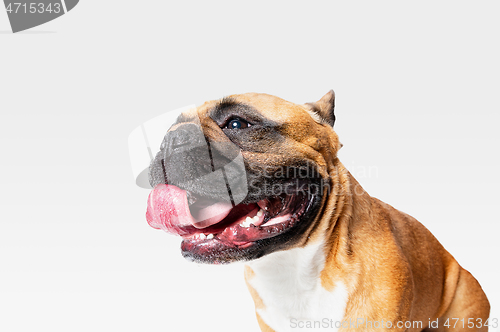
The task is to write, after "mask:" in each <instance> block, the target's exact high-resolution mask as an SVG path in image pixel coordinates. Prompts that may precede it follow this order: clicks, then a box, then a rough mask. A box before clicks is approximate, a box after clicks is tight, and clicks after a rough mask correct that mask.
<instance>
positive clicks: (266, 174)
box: [146, 91, 340, 264]
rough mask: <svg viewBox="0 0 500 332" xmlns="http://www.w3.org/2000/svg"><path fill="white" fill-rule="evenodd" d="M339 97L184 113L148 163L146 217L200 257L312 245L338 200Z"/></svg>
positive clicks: (237, 99)
mask: <svg viewBox="0 0 500 332" xmlns="http://www.w3.org/2000/svg"><path fill="white" fill-rule="evenodd" d="M334 99H335V96H334V93H333V91H330V92H329V93H328V94H326V95H325V96H324V97H323V98H321V99H320V100H319V101H318V102H315V103H308V104H304V105H298V104H294V103H291V102H288V101H285V100H283V99H280V98H278V97H274V96H270V95H266V94H257V93H247V94H241V95H233V96H229V97H226V98H223V99H221V100H216V101H209V102H206V103H204V104H203V105H201V106H200V107H198V108H196V109H193V110H191V111H189V112H186V113H183V114H181V115H180V116H179V118H178V119H177V121H176V123H175V124H174V125H173V126H172V127H171V128H170V129H169V131H168V132H167V133H166V135H165V138H164V140H163V142H162V145H161V149H160V151H159V152H158V154H157V155H156V157H155V158H154V160H153V161H152V163H151V165H150V171H149V180H150V184H151V185H152V187H153V188H154V189H153V191H152V192H151V194H150V196H149V202H148V211H147V213H146V216H147V220H148V223H149V224H150V225H151V226H153V227H155V228H159V229H163V230H166V231H167V232H170V233H173V234H176V235H180V236H182V237H183V241H182V244H181V249H182V253H183V255H184V256H185V257H186V258H188V259H192V260H194V261H197V262H205V263H216V264H219V263H229V262H233V261H239V260H252V259H256V258H259V257H262V256H264V255H267V254H269V253H272V252H274V251H278V250H286V249H289V248H292V247H300V246H304V245H306V243H307V242H308V241H310V240H311V239H312V238H314V237H317V236H318V234H319V233H320V232H321V230H324V225H322V223H326V222H328V221H327V219H329V216H328V215H327V214H325V207H326V205H327V204H326V202H327V201H328V200H330V198H329V197H333V198H334V197H335V194H332V195H330V193H332V191H334V186H335V185H336V184H335V181H334V179H332V176H331V174H332V170H333V169H334V167H335V166H334V163H335V160H336V158H337V157H336V156H337V151H338V150H339V148H340V143H339V141H338V137H337V135H336V134H335V132H334V131H333V124H334V122H335V115H334Z"/></svg>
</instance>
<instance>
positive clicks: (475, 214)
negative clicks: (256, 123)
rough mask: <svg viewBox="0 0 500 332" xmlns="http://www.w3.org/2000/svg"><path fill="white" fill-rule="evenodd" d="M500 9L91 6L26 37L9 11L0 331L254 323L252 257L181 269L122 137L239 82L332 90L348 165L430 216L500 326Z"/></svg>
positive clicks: (4, 26)
mask: <svg viewBox="0 0 500 332" xmlns="http://www.w3.org/2000/svg"><path fill="white" fill-rule="evenodd" d="M181 3H182V4H181ZM499 9H500V6H499V5H498V2H495V1H481V2H477V1H476V2H472V1H469V2H462V1H448V2H447V1H444V2H443V1H439V2H437V1H418V2H414V3H413V4H408V3H406V2H400V1H377V2H354V1H352V2H349V3H347V2H340V1H339V2H333V1H328V2H319V1H318V2H310V3H307V4H306V3H305V2H302V3H300V4H299V3H294V2H281V3H278V2H261V1H252V2H247V3H246V4H243V3H241V2H234V1H233V2H230V1H226V2H216V1H210V2H208V1H207V2H201V1H200V2H181V1H175V2H174V1H125V0H122V1H91V0H82V1H81V2H80V3H79V4H78V5H77V7H75V8H74V9H73V10H72V11H71V12H69V13H68V14H67V15H65V16H63V17H61V18H59V19H57V20H55V21H53V22H49V23H47V24H45V25H42V26H39V27H36V28H34V29H32V30H30V31H28V32H25V33H20V34H15V35H13V34H11V33H10V32H9V29H10V26H9V23H8V19H7V15H6V13H5V11H3V10H0V30H1V31H2V32H1V33H0V68H1V69H0V112H1V113H0V114H1V118H0V152H1V153H0V156H1V166H0V168H1V172H0V330H1V331H9V332H15V331H23V332H24V331H30V332H31V331H148V332H154V331H178V330H181V329H182V330H185V331H200V330H205V331H256V330H258V327H257V323H256V320H255V318H254V313H253V302H252V300H251V297H250V295H249V294H248V293H247V290H246V288H245V284H244V281H243V269H242V265H233V266H224V267H219V266H199V265H196V264H192V263H188V262H187V261H184V259H183V258H182V257H181V254H180V250H179V243H180V240H179V239H178V238H175V237H172V236H170V235H167V234H165V233H163V232H161V231H157V230H154V229H152V228H150V227H149V226H148V225H147V223H146V220H145V217H144V214H145V210H146V199H147V195H148V191H147V190H145V189H140V188H138V187H136V186H135V184H134V180H133V178H132V174H131V169H130V164H129V159H128V150H127V137H128V134H129V133H130V132H131V131H132V129H134V128H135V127H136V126H138V125H139V124H140V123H142V122H144V121H146V120H148V119H150V118H152V117H154V116H156V115H159V114H162V113H163V112H165V111H168V110H171V109H175V108H178V107H181V106H185V105H189V104H193V103H195V104H201V103H202V102H203V101H205V100H209V99H216V98H219V97H222V96H224V95H228V94H231V93H242V92H249V91H256V92H266V93H270V94H274V95H277V96H280V97H282V98H284V99H287V100H290V101H293V102H297V103H304V102H309V101H315V100H317V99H319V98H320V97H321V96H322V95H323V94H325V93H326V92H327V91H328V90H329V89H332V88H333V89H334V90H335V91H336V94H337V107H336V114H337V122H336V125H335V129H336V131H337V133H338V134H339V136H340V138H341V141H342V143H343V144H344V147H343V149H342V150H341V151H340V158H341V160H342V161H343V162H344V164H345V165H346V166H347V167H348V168H349V169H350V170H351V171H352V172H353V174H354V176H355V177H357V179H358V180H359V182H360V183H361V184H362V185H363V186H364V187H365V189H366V190H367V191H368V192H369V193H370V194H371V195H373V196H375V197H378V198H380V199H382V200H383V201H385V202H387V203H389V204H391V205H393V206H395V207H396V208H398V209H400V210H402V211H405V212H407V213H409V214H411V215H413V216H414V217H416V218H417V219H419V220H420V221H421V222H422V223H423V224H424V225H425V226H427V227H428V228H429V229H430V230H431V231H432V232H433V233H434V234H435V235H436V237H437V238H438V239H439V240H440V241H441V243H442V244H443V245H444V246H445V247H446V248H447V249H448V250H449V251H450V252H451V253H452V254H453V255H454V256H455V258H456V259H457V260H458V262H459V263H460V264H461V265H462V266H463V267H465V268H466V269H468V270H469V271H471V272H472V274H473V275H474V276H475V277H476V278H477V279H478V280H479V281H480V283H481V285H482V286H483V288H484V290H485V291H486V293H487V295H488V296H489V298H490V301H491V303H492V305H493V312H492V316H493V317H497V318H500V310H499V308H500V284H499V279H500V278H499V276H500V267H499V265H500V263H499V259H498V257H499V254H500V250H499V249H500V239H499V237H500V235H499V232H500V227H499V223H500V217H499V214H498V205H499V203H498V202H499V198H500V195H499V192H498V188H500V175H499V156H498V154H499V144H500V134H499V130H498V125H499V121H500V101H499V98H498V96H499V88H500V65H499V63H500V62H499V59H500V50H499V39H500V38H499V33H500V20H499V19H498V15H499ZM157 143H158V145H159V143H160V142H157ZM415 250H418V247H416V248H415Z"/></svg>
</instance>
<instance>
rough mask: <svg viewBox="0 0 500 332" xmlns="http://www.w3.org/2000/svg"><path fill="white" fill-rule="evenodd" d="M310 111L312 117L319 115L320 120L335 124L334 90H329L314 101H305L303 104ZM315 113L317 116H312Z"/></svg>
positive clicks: (331, 124) (315, 117)
mask: <svg viewBox="0 0 500 332" xmlns="http://www.w3.org/2000/svg"><path fill="white" fill-rule="evenodd" d="M305 106H306V107H307V108H308V109H309V110H310V111H312V112H313V114H311V115H312V116H313V118H314V119H317V116H319V117H320V119H321V122H326V123H328V124H329V125H330V126H332V127H333V125H334V124H335V113H334V109H335V92H333V90H330V91H329V92H328V93H327V94H326V95H324V96H323V97H322V98H321V99H320V100H318V101H317V102H315V103H307V104H306V105H305ZM314 115H317V116H314Z"/></svg>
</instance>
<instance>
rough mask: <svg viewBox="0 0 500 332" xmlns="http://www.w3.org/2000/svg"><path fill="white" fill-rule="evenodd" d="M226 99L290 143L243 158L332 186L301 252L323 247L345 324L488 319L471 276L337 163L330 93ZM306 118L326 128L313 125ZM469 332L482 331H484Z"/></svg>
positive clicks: (325, 278) (325, 274)
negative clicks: (340, 294)
mask: <svg viewBox="0 0 500 332" xmlns="http://www.w3.org/2000/svg"><path fill="white" fill-rule="evenodd" d="M231 98H234V99H235V100H237V101H238V102H241V103H244V104H247V105H250V106H252V107H253V108H255V109H257V110H258V111H259V112H261V113H263V114H265V115H266V117H268V118H269V119H272V120H274V121H276V122H278V123H282V126H280V129H279V130H280V132H281V134H282V135H285V136H286V137H287V138H288V139H287V141H286V142H284V143H283V144H280V145H271V144H270V145H269V146H266V152H267V153H249V152H246V151H243V155H244V158H246V159H252V158H255V159H258V160H259V161H260V162H265V163H267V164H275V165H283V164H284V165H286V162H287V160H290V159H291V158H302V159H308V160H313V161H314V162H315V163H316V164H317V165H319V171H320V173H321V174H322V176H323V177H325V178H326V177H329V178H330V179H331V183H332V186H333V188H332V192H331V194H330V195H329V196H328V197H325V198H324V200H323V202H322V204H323V210H322V212H321V215H319V216H318V217H317V218H316V220H314V221H312V222H311V225H310V227H309V229H308V231H307V232H306V233H304V234H302V237H301V241H300V242H299V244H298V246H305V245H307V243H308V242H309V241H312V240H317V239H322V240H324V241H326V252H325V254H326V263H325V267H324V269H323V271H322V272H321V284H322V286H323V287H324V288H325V289H327V290H330V291H331V290H333V289H334V288H335V285H336V283H338V282H342V283H343V284H344V285H346V287H347V289H348V294H349V297H348V302H347V307H346V311H345V315H344V319H346V320H349V319H353V320H356V319H357V318H359V317H362V318H366V319H369V320H373V321H381V320H382V319H383V320H384V321H388V320H390V321H393V322H396V321H422V322H423V327H424V331H463V330H468V329H467V326H466V328H465V329H464V328H459V329H453V328H450V329H448V328H446V327H444V326H443V325H442V324H443V323H444V321H445V319H446V318H459V319H462V318H465V321H466V322H467V319H468V318H473V319H474V321H476V319H478V318H481V319H482V321H483V322H485V321H486V320H487V318H488V317H489V310H490V306H489V302H488V300H487V298H486V295H485V294H484V292H483V290H482V289H481V286H480V285H479V283H478V282H477V281H476V280H475V279H474V277H472V275H471V274H470V273H469V272H468V271H466V270H465V269H463V268H462V267H461V266H460V265H459V264H458V263H457V261H456V260H455V259H454V258H453V257H452V256H451V255H450V254H449V253H448V252H447V251H446V250H445V249H444V248H443V246H442V245H441V244H440V243H439V242H438V241H437V240H436V238H435V237H434V236H433V235H432V234H431V233H430V232H429V231H428V230H427V229H426V228H425V227H424V226H423V225H422V224H420V223H419V222H418V221H417V220H415V219H414V218H412V217H411V216H409V215H407V214H405V213H403V212H401V211H398V210H396V209H394V208H393V207H391V206H390V205H388V204H386V203H383V202H381V201H379V200H378V199H376V198H373V197H371V196H370V195H368V193H366V192H365V191H364V190H363V188H362V187H361V186H360V185H359V184H358V182H357V181H356V180H355V179H354V178H353V176H352V175H351V174H350V173H349V172H348V171H347V170H346V168H345V167H344V166H343V165H342V163H341V162H340V161H339V160H338V158H337V152H338V150H339V149H340V146H341V145H340V143H339V140H338V137H337V134H336V133H335V132H334V131H333V128H332V127H331V126H330V125H329V123H331V118H330V119H328V118H327V117H328V115H329V114H331V115H333V102H334V101H333V95H332V93H330V95H327V96H325V97H324V98H323V99H321V100H320V101H319V102H317V103H313V104H307V105H297V104H293V103H290V102H287V101H284V100H282V99H280V98H277V97H274V96H269V95H264V94H255V93H249V94H244V95H235V96H231ZM214 103H216V102H215V101H214V102H208V103H206V104H204V105H203V106H202V107H200V108H199V109H198V110H199V114H207V112H206V111H207V110H209V109H210V108H212V107H213V105H214ZM310 111H314V112H316V113H317V114H319V115H321V116H322V118H324V119H325V121H324V122H323V121H321V122H317V121H315V120H314V119H313V118H312V117H311V115H310V114H309V113H308V112H310ZM284 154H286V156H287V158H288V159H287V158H283V157H282V155H284ZM253 274H254V272H253V271H252V270H251V269H250V268H247V269H246V270H245V277H246V279H247V280H249V279H251V278H252V277H253ZM247 285H248V288H249V290H250V293H251V295H252V297H253V299H254V302H255V306H256V308H263V307H264V303H263V302H262V299H261V298H260V297H259V294H258V293H257V292H256V291H255V290H254V289H253V288H252V287H251V286H250V285H249V284H248V282H247ZM437 318H439V319H440V327H439V328H438V329H433V330H431V329H425V327H426V323H427V322H428V321H429V320H435V319H437ZM257 319H258V321H259V325H260V326H261V329H262V331H272V329H270V328H269V327H268V326H267V325H266V324H265V323H264V322H263V321H262V319H261V318H260V317H259V316H258V315H257ZM452 325H453V324H452ZM345 330H346V331H351V329H345ZM379 330H380V329H376V331H379ZM394 330H397V329H394ZM471 330H474V331H487V327H483V328H480V329H476V328H473V329H471ZM400 331H421V329H412V328H410V329H404V328H403V329H400Z"/></svg>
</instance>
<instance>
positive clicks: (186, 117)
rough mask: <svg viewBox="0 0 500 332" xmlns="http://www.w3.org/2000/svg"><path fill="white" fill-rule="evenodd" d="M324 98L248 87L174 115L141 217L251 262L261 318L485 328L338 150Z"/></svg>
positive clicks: (466, 289)
mask: <svg viewBox="0 0 500 332" xmlns="http://www.w3.org/2000/svg"><path fill="white" fill-rule="evenodd" d="M334 99H335V96H334V93H333V91H330V92H329V93H328V94H326V95H325V96H324V97H323V98H321V99H320V100H319V101H318V102H316V103H309V104H304V105H298V104H294V103H291V102H288V101H285V100H282V99H280V98H277V97H274V96H270V95H266V94H257V93H247V94H242V95H233V96H230V97H227V98H223V99H221V100H216V101H209V102H206V103H205V104H203V105H201V106H200V107H198V108H196V109H194V110H191V111H189V112H186V113H184V114H182V115H181V116H180V117H179V118H178V119H177V122H176V123H175V124H174V125H173V126H172V127H171V128H170V130H169V131H168V132H167V134H166V135H165V138H164V141H163V143H162V146H161V150H160V152H159V153H158V154H157V156H156V158H155V159H154V160H153V162H152V163H151V166H150V183H151V185H152V186H153V187H154V189H153V191H152V192H151V194H150V197H149V202H148V211H147V219H148V222H149V224H150V225H151V226H153V227H155V228H160V229H164V230H166V231H168V232H170V233H174V234H177V235H181V236H182V237H183V241H182V244H181V248H182V253H183V255H184V256H185V257H186V258H188V259H191V260H193V261H197V262H204V263H215V264H221V263H229V262H234V261H248V263H247V265H246V266H245V279H246V282H247V285H248V289H249V290H250V293H251V295H252V297H253V299H254V302H255V308H256V314H257V320H258V322H259V325H260V327H261V329H262V331H278V332H281V331H296V330H300V328H304V329H305V330H308V331H310V330H312V329H313V328H316V329H318V330H328V329H330V330H332V329H333V330H341V331H372V330H373V331H380V330H391V331H464V330H470V331H487V327H486V326H485V325H484V324H485V323H486V322H487V319H488V317H489V310H490V306H489V302H488V299H487V298H486V295H485V294H484V292H483V290H482V289H481V286H480V285H479V283H478V282H477V281H476V279H474V277H473V276H472V275H471V274H470V273H469V272H468V271H467V270H465V269H463V268H462V267H461V266H460V265H459V264H458V263H457V261H456V260H455V259H454V258H453V256H452V255H450V254H449V253H448V252H447V251H446V250H445V249H444V248H443V246H442V245H441V244H440V243H439V242H438V241H437V240H436V238H435V237H434V236H433V235H432V234H431V233H430V232H429V231H428V230H427V229H426V228H425V227H424V226H423V225H422V224H420V223H419V222H418V221H417V220H415V219H414V218H412V217H411V216H409V215H407V214H405V213H403V212H401V211H398V210H396V209H394V208H393V207H392V206H390V205H388V204H386V203H384V202H381V201H380V200H378V199H376V198H373V197H371V196H370V195H369V194H368V193H366V192H365V191H364V190H363V188H362V187H361V186H360V185H359V184H358V182H357V181H356V180H355V179H354V178H353V176H352V175H351V174H350V173H349V172H348V171H347V170H346V168H345V167H344V166H343V165H342V163H341V162H340V161H339V159H338V158H337V152H338V151H339V149H340V147H341V144H340V143H339V139H338V136H337V134H336V133H335V131H334V130H333V124H334V122H335V116H334ZM207 179H208V180H207ZM217 179H219V180H220V181H219V180H217ZM221 179H222V180H221ZM457 321H458V323H457Z"/></svg>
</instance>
